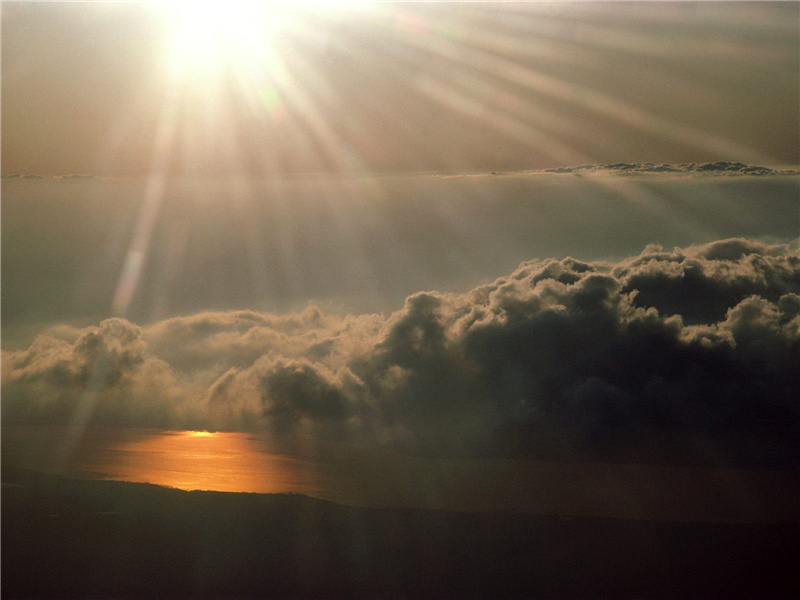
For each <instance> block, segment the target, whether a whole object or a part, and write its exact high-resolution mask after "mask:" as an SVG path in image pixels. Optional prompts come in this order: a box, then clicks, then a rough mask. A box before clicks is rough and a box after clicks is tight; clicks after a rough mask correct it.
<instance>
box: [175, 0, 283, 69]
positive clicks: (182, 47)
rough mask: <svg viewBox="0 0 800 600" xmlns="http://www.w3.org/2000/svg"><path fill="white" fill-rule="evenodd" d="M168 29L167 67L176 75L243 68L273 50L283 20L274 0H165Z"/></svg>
mask: <svg viewBox="0 0 800 600" xmlns="http://www.w3.org/2000/svg"><path fill="white" fill-rule="evenodd" d="M166 7H167V8H168V11H169V16H170V21H171V28H172V48H171V51H172V56H171V61H172V67H173V69H174V70H175V71H177V72H178V73H179V74H181V75H184V76H185V75H192V76H211V75H215V74H218V73H219V72H220V70H221V69H223V68H225V67H226V66H237V67H239V68H244V67H246V66H247V64H248V63H250V62H252V61H254V60H264V58H266V57H267V56H268V55H269V54H271V52H272V51H273V48H272V45H273V43H274V35H275V33H276V32H277V31H278V30H280V29H281V28H282V27H283V26H284V25H285V21H286V15H287V10H288V9H287V7H286V6H284V5H283V4H282V3H278V2H274V3H273V2H246V1H229V2H219V1H213V0H200V1H198V0H194V1H192V0H175V1H172V2H168V3H166Z"/></svg>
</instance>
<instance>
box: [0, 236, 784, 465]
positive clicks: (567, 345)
mask: <svg viewBox="0 0 800 600" xmlns="http://www.w3.org/2000/svg"><path fill="white" fill-rule="evenodd" d="M799 356H800V254H798V252H797V251H796V250H792V249H791V248H790V247H788V246H785V245H766V244H763V243H760V242H755V241H750V240H745V239H727V240H721V241H718V242H714V243H711V244H705V245H702V246H692V247H688V248H683V249H680V248H675V249H673V250H670V251H667V250H664V249H663V248H661V247H658V246H648V247H647V248H646V249H645V250H644V251H643V252H642V253H641V254H640V255H638V256H636V257H632V258H629V259H627V260H624V261H621V262H620V263H618V264H613V265H609V264H605V263H586V262H581V261H578V260H575V259H572V258H565V259H562V260H555V259H547V260H532V261H528V262H525V263H523V264H521V265H520V266H519V268H517V269H516V270H515V271H514V272H513V273H511V274H509V275H507V276H505V277H501V278H499V279H497V280H496V281H494V282H492V283H490V284H487V285H483V286H480V287H477V288H475V289H473V290H471V291H470V292H468V293H466V294H461V295H454V294H446V293H439V292H420V293H417V294H414V295H412V296H410V297H408V298H407V299H406V301H405V305H404V306H403V308H402V309H400V310H398V311H396V312H395V313H393V314H391V315H390V316H388V317H382V316H379V315H361V316H347V317H344V318H339V317H334V316H330V315H325V314H323V313H322V312H321V311H320V310H318V309H316V308H314V307H310V308H308V309H307V310H305V311H304V312H302V313H297V314H287V315H269V314H261V313H256V312H252V311H237V312H224V313H203V314H199V315H194V316H189V317H183V318H176V319H169V320H166V321H162V322H159V323H157V324H155V325H153V326H151V327H148V328H146V329H141V328H140V327H138V326H136V325H134V324H132V323H130V322H128V321H126V320H124V319H109V320H106V321H103V322H102V323H100V324H99V326H97V327H89V328H86V329H83V330H69V329H67V328H62V329H60V330H59V331H58V333H57V334H54V335H41V336H39V337H38V338H37V339H36V340H35V341H34V342H33V343H32V344H31V346H30V347H28V348H27V349H25V350H20V351H13V352H3V359H2V367H3V373H2V375H3V379H2V385H3V390H2V391H3V422H4V424H15V423H47V424H50V423H64V424H69V423H79V424H84V423H92V424H108V425H111V424H113V425H130V426H147V427H164V428H208V429H229V430H250V431H260V432H269V433H272V434H274V435H275V436H283V435H291V434H294V433H299V432H302V433H305V434H310V435H312V436H324V437H326V438H330V439H347V440H350V441H355V442H359V443H367V444H376V445H386V446H391V447H395V448H399V449H402V450H405V451H409V452H413V453H425V454H459V455H464V454H468V455H475V456H489V455H491V456H548V457H560V458H587V457H588V458H592V459H603V460H642V461H645V460H646V461H650V460H658V461H666V462H683V461H690V462H698V461H699V462H723V463H731V462H733V463H737V464H760V465H784V464H795V465H796V464H799V463H800V443H798V436H797V431H798V429H797V427H798V425H800V405H798V398H800V369H798V357H799Z"/></svg>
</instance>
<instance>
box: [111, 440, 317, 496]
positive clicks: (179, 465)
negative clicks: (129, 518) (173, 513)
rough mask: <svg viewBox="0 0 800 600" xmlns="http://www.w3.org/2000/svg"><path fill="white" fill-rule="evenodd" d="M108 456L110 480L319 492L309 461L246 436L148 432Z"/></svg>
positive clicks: (230, 489) (189, 487) (116, 447)
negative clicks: (110, 468)
mask: <svg viewBox="0 0 800 600" xmlns="http://www.w3.org/2000/svg"><path fill="white" fill-rule="evenodd" d="M109 455H110V456H111V457H112V458H111V459H110V462H111V463H113V472H114V475H113V476H112V477H111V478H112V479H124V480H127V481H146V482H149V483H155V484H158V485H166V486H170V487H176V488H180V489H184V490H217V491H223V492H264V493H269V492H272V493H274V492H297V493H303V494H318V493H319V492H320V489H319V485H318V483H317V478H318V474H317V473H316V471H317V469H315V467H314V465H313V464H312V463H310V462H307V461H303V460H299V459H296V458H292V457H289V456H286V455H284V454H279V453H274V452H270V451H269V448H267V447H265V444H264V442H263V441H261V440H259V439H257V438H254V437H252V436H251V435H249V434H246V433H223V432H219V433H209V432H196V431H165V432H152V433H148V434H146V435H144V436H142V437H141V438H139V439H134V440H130V441H127V440H126V441H124V442H122V443H120V444H118V445H113V446H112V447H111V448H109ZM109 466H111V465H109Z"/></svg>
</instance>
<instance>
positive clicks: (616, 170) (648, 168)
mask: <svg viewBox="0 0 800 600" xmlns="http://www.w3.org/2000/svg"><path fill="white" fill-rule="evenodd" d="M542 172H544V173H572V174H573V175H603V174H616V175H633V174H642V173H671V174H684V175H686V174H691V175H796V174H797V173H798V171H796V170H791V169H784V170H776V169H771V168H769V167H762V166H759V165H748V164H745V163H741V162H729V161H725V160H721V161H717V162H707V163H679V164H674V165H670V164H665V163H661V164H655V163H625V162H619V163H610V164H605V165H578V166H574V167H558V168H555V169H544V170H543V171H542Z"/></svg>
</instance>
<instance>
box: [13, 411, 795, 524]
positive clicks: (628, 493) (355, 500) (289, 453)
mask: <svg viewBox="0 0 800 600" xmlns="http://www.w3.org/2000/svg"><path fill="white" fill-rule="evenodd" d="M76 435H77V436H79V441H78V442H77V443H76V444H75V445H73V446H71V448H72V449H71V451H70V452H69V454H68V455H67V454H65V449H66V448H67V447H68V446H67V445H66V442H67V440H70V439H73V438H75V437H76ZM2 464H3V466H4V467H6V466H9V467H20V468H27V469H34V470H38V471H46V472H52V473H59V474H62V475H66V476H69V477H79V478H102V479H112V480H123V481H134V482H146V483H153V484H158V485H165V486H170V487H175V488H180V489H185V490H193V489H201V490H216V491H223V492H224V491H227V492H259V493H299V494H306V495H308V496H313V497H316V498H322V499H325V500H332V501H334V502H338V503H341V504H349V505H354V506H374V507H414V508H424V509H449V510H468V511H487V510H488V511H493V510H511V511H519V512H525V513H533V514H548V515H562V516H579V515H585V516H605V517H615V518H638V519H642V518H644V519H668V520H679V521H680V520H692V521H695V520H701V521H702V520H707V521H734V522H780V521H784V522H800V521H798V519H800V515H798V512H797V501H796V499H797V497H798V494H800V476H799V475H798V473H797V472H794V471H749V470H745V469H734V468H705V467H686V466H668V465H656V464H652V465H645V464H612V463H596V462H586V463H577V462H575V463H567V462H555V461H547V460H530V459H529V460H511V459H470V460H458V459H444V458H440V459H427V458H426V459H423V458H418V457H411V456H404V455H402V454H399V453H396V452H392V451H389V450H386V449H378V448H364V447H359V446H356V445H352V444H345V443H331V442H328V443H324V442H321V441H319V440H312V439H310V438H304V437H303V436H293V437H292V438H291V439H284V440H281V441H278V440H276V439H273V438H271V437H270V438H267V437H260V436H258V435H254V434H249V433H224V432H216V433H210V432H197V431H158V430H143V429H113V428H103V427H96V428H88V429H85V430H83V431H82V432H81V433H80V434H77V433H76V431H75V430H73V429H71V428H67V427H30V426H15V427H3V428H2Z"/></svg>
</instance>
